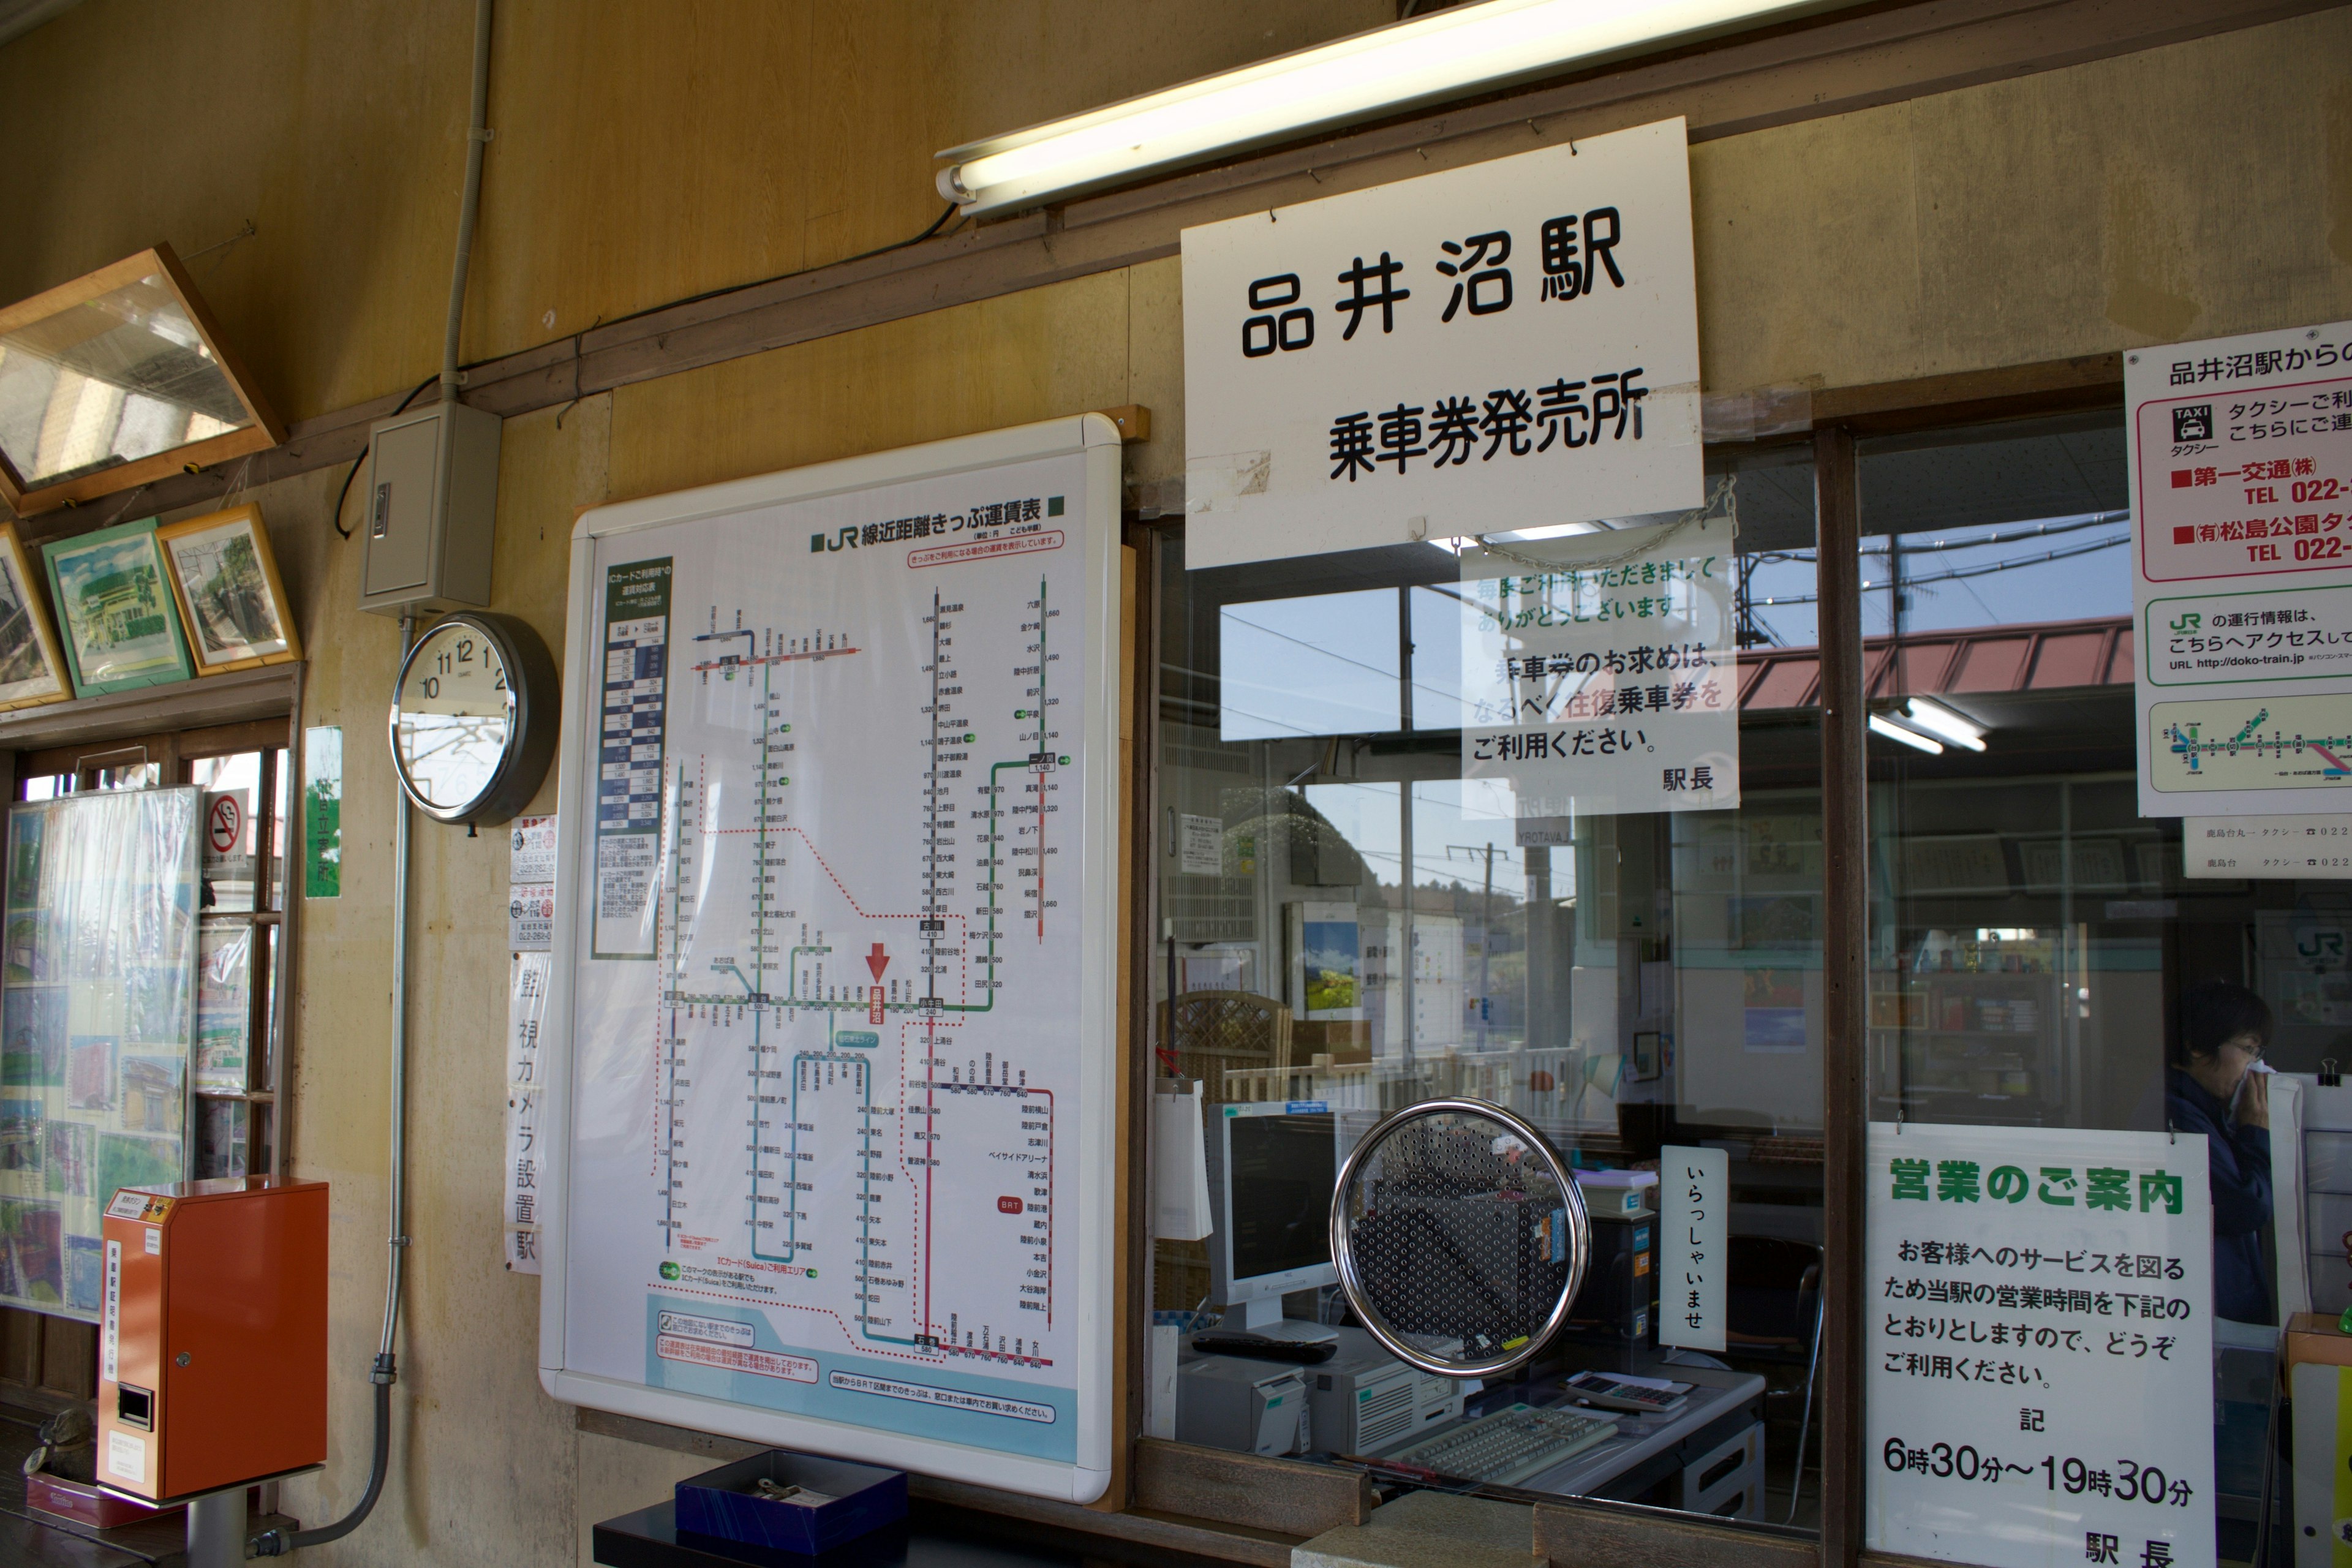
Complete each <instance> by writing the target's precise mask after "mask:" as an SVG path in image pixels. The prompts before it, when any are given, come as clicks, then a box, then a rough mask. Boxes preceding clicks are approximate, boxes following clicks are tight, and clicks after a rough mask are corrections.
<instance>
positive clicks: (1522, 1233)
mask: <svg viewBox="0 0 2352 1568" xmlns="http://www.w3.org/2000/svg"><path fill="white" fill-rule="evenodd" d="M1591 1251H1592V1228H1591V1221H1590V1219H1589V1218H1588V1217H1587V1216H1586V1215H1585V1212H1584V1198H1583V1195H1582V1194H1580V1193H1579V1192H1578V1190H1577V1186H1576V1182H1575V1180H1574V1178H1572V1177H1571V1176H1570V1174H1569V1172H1568V1168H1567V1166H1566V1165H1565V1164H1563V1163H1561V1160H1560V1157H1559V1152H1557V1151H1556V1150H1554V1149H1553V1148H1552V1146H1551V1144H1550V1142H1549V1141H1547V1140H1546V1139H1545V1137H1544V1135H1543V1134H1542V1133H1540V1132H1538V1131H1536V1129H1535V1128H1534V1127H1533V1126H1531V1125H1529V1124H1528V1122H1526V1121H1522V1120H1520V1119H1519V1118H1518V1117H1517V1116H1515V1115H1513V1114H1512V1113H1511V1112H1509V1111H1507V1110H1504V1109H1503V1108H1502V1107H1500V1106H1497V1105H1490V1104H1488V1103H1486V1101H1484V1100H1424V1101H1423V1102H1422V1103H1421V1104H1419V1105H1413V1106H1409V1107H1407V1108H1406V1109H1404V1110H1400V1111H1398V1112H1397V1113H1396V1114H1395V1115H1393V1116H1391V1117H1389V1118H1388V1119H1386V1120H1385V1121H1381V1122H1380V1123H1379V1124H1378V1125H1377V1126H1375V1127H1374V1128H1373V1129H1372V1130H1371V1131H1370V1132H1367V1133H1365V1134H1364V1138H1363V1142H1360V1143H1359V1144H1357V1145H1356V1148H1355V1151H1354V1152H1352V1153H1351V1154H1349V1156H1348V1161H1347V1163H1346V1164H1345V1165H1344V1166H1343V1167H1342V1168H1341V1169H1340V1172H1339V1186H1338V1188H1337V1190H1336V1191H1334V1193H1333V1194H1332V1198H1331V1259H1332V1262H1333V1263H1334V1264H1336V1265H1337V1266H1338V1268H1339V1283H1340V1286H1341V1287H1342V1289H1345V1290H1346V1291H1347V1294H1348V1304H1349V1306H1350V1307H1352V1308H1353V1309H1354V1310H1355V1313H1356V1317H1357V1319H1358V1320H1359V1321H1361V1322H1362V1323H1363V1325H1364V1328H1365V1330H1366V1331H1368V1332H1370V1334H1371V1336H1372V1337H1373V1338H1374V1339H1375V1340H1378V1341H1379V1342H1381V1346H1382V1347H1383V1348H1385V1349H1386V1350H1387V1351H1388V1352H1389V1353H1391V1355H1394V1356H1396V1357H1398V1358H1399V1359H1400V1360H1402V1361H1404V1362H1407V1363H1411V1364H1412V1365H1414V1366H1417V1367H1419V1368H1421V1369H1422V1370H1423V1372H1430V1373H1437V1374H1438V1375H1440V1376H1442V1377H1496V1376H1499V1375H1500V1374H1502V1373H1507V1372H1509V1371H1511V1370H1512V1369H1513V1368H1515V1367H1517V1366H1519V1365H1521V1364H1523V1363H1526V1362H1528V1361H1529V1360H1531V1359H1532V1358H1533V1357H1534V1355H1535V1353H1536V1352H1538V1351H1539V1350H1541V1349H1542V1348H1543V1347H1544V1344H1545V1342H1547V1341H1549V1339H1550V1338H1551V1337H1552V1335H1554V1334H1555V1333H1557V1332H1559V1328H1560V1325H1561V1324H1562V1323H1564V1322H1566V1321H1568V1310H1569V1307H1570V1304H1571V1303H1573V1302H1574V1301H1575V1300H1576V1292H1577V1289H1578V1288H1579V1287H1580V1286H1581V1285H1582V1284H1583V1282H1584V1269H1585V1264H1586V1261H1587V1260H1588V1259H1589V1258H1591Z"/></svg>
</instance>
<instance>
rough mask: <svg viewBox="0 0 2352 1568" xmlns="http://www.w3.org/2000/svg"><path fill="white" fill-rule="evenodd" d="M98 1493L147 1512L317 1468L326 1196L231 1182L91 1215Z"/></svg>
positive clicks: (272, 1181)
mask: <svg viewBox="0 0 2352 1568" xmlns="http://www.w3.org/2000/svg"><path fill="white" fill-rule="evenodd" d="M103 1313H104V1316H103V1319H102V1321H101V1323H100V1333H99V1385H98V1479H99V1482H100V1485H102V1486H104V1487H107V1488H108V1489H111V1490H115V1491H121V1492H125V1493H128V1494H131V1495H132V1496H135V1497H141V1498H147V1499H150V1500H172V1499H176V1498H188V1497H194V1496H195V1495H197V1494H199V1493H202V1492H207V1491H213V1490H216V1489H220V1488H223V1487H229V1486H235V1485H236V1484H237V1483H239V1482H242V1481H255V1480H266V1479H268V1478H269V1477H272V1476H280V1475H285V1474H287V1473H289V1472H290V1471H294V1470H299V1469H302V1468H306V1467H308V1466H311V1465H317V1464H323V1463H324V1462H325V1461H326V1458H327V1184H325V1183H324V1182H295V1181H289V1180H287V1179H285V1178H284V1177H277V1176H235V1177H226V1178H222V1179H219V1180H215V1181H205V1182H177V1183H172V1184H166V1185H159V1186H152V1187H124V1188H122V1189H121V1190H120V1191H119V1192H117V1193H116V1194H114V1198H113V1201H112V1202H110V1203H109V1204H108V1205H106V1293H105V1302H104V1308H103Z"/></svg>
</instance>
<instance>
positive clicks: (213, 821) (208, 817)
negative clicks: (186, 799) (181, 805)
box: [205, 794, 245, 855]
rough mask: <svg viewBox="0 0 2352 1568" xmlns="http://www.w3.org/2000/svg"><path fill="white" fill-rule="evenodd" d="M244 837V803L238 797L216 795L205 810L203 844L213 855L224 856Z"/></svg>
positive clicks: (239, 796) (240, 797) (241, 798)
mask: <svg viewBox="0 0 2352 1568" xmlns="http://www.w3.org/2000/svg"><path fill="white" fill-rule="evenodd" d="M242 837H245V801H244V799H243V797H242V796H241V795H232V794H222V795H215V796H213V797H212V799H211V800H210V801H209V802H208V803H207V804H206V805H205V843H206V844H208V845H210V846H211V847H212V852H213V853H214V854H215V855H226V854H227V853H228V852H229V851H230V850H232V849H234V848H236V841H237V840H238V839H239V838H242Z"/></svg>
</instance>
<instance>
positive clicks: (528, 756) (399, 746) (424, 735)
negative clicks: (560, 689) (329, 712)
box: [393, 615, 556, 822]
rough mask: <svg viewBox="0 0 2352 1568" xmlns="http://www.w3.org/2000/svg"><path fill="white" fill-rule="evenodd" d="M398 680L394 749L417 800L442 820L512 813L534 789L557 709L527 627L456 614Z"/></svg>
mask: <svg viewBox="0 0 2352 1568" xmlns="http://www.w3.org/2000/svg"><path fill="white" fill-rule="evenodd" d="M486 621H487V622H488V623H490V624H488V625H485V624H484V623H485V622H486ZM509 639H514V640H511V641H510V640H509ZM516 658H521V659H522V660H523V665H522V668H520V670H518V669H517V668H514V666H513V660H514V659H516ZM398 684H399V692H400V696H399V699H398V702H397V705H396V707H395V709H394V715H393V755H394V762H395V763H396V764H397V766H398V767H399V769H400V774H401V783H402V786H403V787H404V789H405V790H406V792H407V794H408V795H409V798H410V799H411V800H413V801H414V802H415V804H416V805H418V806H420V807H421V808H423V809H424V810H425V811H427V812H430V813H431V814H433V815H434V816H437V817H439V818H440V819H441V820H443V821H445V822H458V821H473V820H476V819H477V817H478V816H481V815H482V814H483V813H484V812H486V811H487V812H494V813H495V812H504V813H506V814H508V815H511V814H512V812H513V810H514V809H515V808H516V806H517V805H520V803H521V802H523V801H526V800H528V799H529V798H530V792H531V791H532V790H534V789H536V788H537V787H538V784H539V781H540V779H541V777H542V776H543V775H544V773H545V770H546V762H547V754H548V752H550V751H551V749H552V747H553V739H552V737H553V733H554V731H553V723H554V720H553V718H552V713H553V709H552V708H551V706H549V705H548V702H547V697H546V696H542V695H539V694H541V693H545V694H550V695H551V694H552V693H553V691H554V690H555V685H556V678H555V674H554V671H553V669H552V668H551V664H550V661H549V659H548V658H547V654H546V650H545V648H544V647H543V646H542V645H541V644H540V642H539V641H538V639H537V637H536V636H535V634H533V633H532V632H531V630H530V627H529V626H526V625H524V624H523V623H521V622H519V621H513V620H511V619H510V618H508V617H500V616H484V617H476V616H471V615H467V616H463V617H452V619H450V620H449V621H446V622H443V623H442V624H440V625H439V626H435V627H433V628H432V629H431V630H429V631H427V632H426V633H425V636H424V637H423V638H422V639H421V640H419V641H418V642H417V644H416V645H415V647H414V648H413V649H412V650H411V651H410V653H409V656H408V658H407V661H406V663H405V664H404V666H403V668H402V671H401V679H400V681H399V683H398ZM534 714H536V715H538V716H539V717H537V718H536V719H534V717H533V715H534ZM526 731H528V733H526ZM518 762H520V764H521V767H522V769H523V771H522V772H517V771H515V768H514V766H513V765H512V764H515V763H518ZM526 773H527V775H528V776H526ZM509 775H511V776H509ZM495 819H496V820H504V818H503V816H499V817H497V818H495Z"/></svg>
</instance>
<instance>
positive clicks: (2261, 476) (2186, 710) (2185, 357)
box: [2124, 322, 2352, 817]
mask: <svg viewBox="0 0 2352 1568" xmlns="http://www.w3.org/2000/svg"><path fill="white" fill-rule="evenodd" d="M2124 402H2125V406H2126V411H2127V413H2126V419H2127V424H2126V437H2127V439H2128V441H2129V443H2130V478H2131V492H2132V528H2133V536H2134V549H2133V552H2132V566H2133V572H2132V608H2133V620H2134V627H2133V630H2134V643H2135V646H2136V647H2137V653H2138V657H2139V668H2138V669H2137V671H2136V672H2135V674H2136V677H2137V681H2136V684H2137V710H2138V722H2137V726H2136V729H2137V745H2138V749H2139V799H2140V806H2139V808H2140V813H2141V815H2143V816H2199V817H2242V816H2278V815H2287V814H2302V813H2309V812H2313V811H2323V812H2325V811H2331V810H2341V809H2344V807H2342V806H2337V805H2334V804H2333V803H2331V802H2329V801H2328V800H2327V796H2328V795H2330V794H2331V793H2334V794H2337V795H2347V805H2352V793H2347V792H2352V760H2347V759H2352V322H2337V323H2335V324H2333V325H2329V326H2321V327H2291V328H2287V329H2285V330H2284V331H2273V332H2252V333H2247V334H2245V335H2243V336H2241V337H2234V338H2214V339H2210V340H2208V341H2207V342H2197V343H2181V344H2178V345H2175V346H2173V347H2170V348H2155V349H2141V350H2138V351H2137V352H2136V353H2127V354H2126V355H2125V356H2124Z"/></svg>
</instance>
